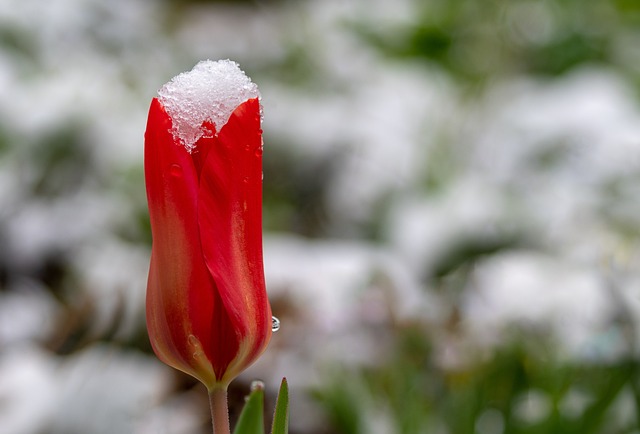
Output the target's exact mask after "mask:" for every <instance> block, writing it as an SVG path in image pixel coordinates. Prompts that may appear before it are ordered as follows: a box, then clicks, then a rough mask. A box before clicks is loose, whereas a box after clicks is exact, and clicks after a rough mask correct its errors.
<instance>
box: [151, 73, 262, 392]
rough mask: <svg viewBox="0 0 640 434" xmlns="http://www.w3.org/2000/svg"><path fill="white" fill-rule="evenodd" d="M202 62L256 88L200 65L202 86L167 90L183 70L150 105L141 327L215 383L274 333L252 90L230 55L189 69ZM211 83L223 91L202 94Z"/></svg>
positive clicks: (223, 382) (159, 350)
mask: <svg viewBox="0 0 640 434" xmlns="http://www.w3.org/2000/svg"><path fill="white" fill-rule="evenodd" d="M202 64H205V65H204V66H202ZM212 65H213V66H212ZM200 66H202V67H201V68H200V70H201V72H202V70H203V68H204V69H205V70H206V69H207V68H214V69H215V68H216V67H222V68H223V69H225V68H226V69H229V68H231V69H234V68H235V70H237V71H236V72H237V73H239V74H241V77H240V79H241V80H246V83H245V90H246V89H247V86H248V85H251V86H253V87H252V89H254V90H255V92H254V93H253V94H251V92H249V94H248V95H249V97H248V98H246V96H247V93H246V92H244V93H243V92H240V91H238V92H236V88H235V87H234V86H235V85H236V84H237V83H231V85H230V87H229V86H227V84H226V83H225V82H224V81H225V80H226V78H225V76H224V74H218V75H215V74H214V76H207V75H206V74H207V72H206V71H205V73H204V76H203V77H204V82H203V83H195V84H194V83H191V88H189V89H186V90H183V91H180V90H178V91H175V89H173V88H171V89H168V88H167V87H168V86H169V87H170V86H172V85H174V84H175V86H174V87H176V86H177V87H179V86H180V84H179V83H178V84H176V81H179V79H180V78H181V77H182V76H183V75H184V74H183V75H181V76H178V77H176V78H175V79H174V80H173V81H172V82H170V83H168V84H167V85H165V87H164V88H163V89H162V90H161V92H160V97H159V98H154V99H153V101H152V102H151V108H150V109H149V118H148V123H147V130H146V133H145V151H144V166H145V180H146V188H147V199H148V202H149V214H150V219H151V233H152V236H153V246H152V251H151V265H150V270H149V280H148V284H147V329H148V331H149V337H150V340H151V344H152V347H153V350H154V351H155V353H156V355H157V356H158V358H160V359H161V360H162V361H163V362H165V363H166V364H168V365H170V366H172V367H174V368H176V369H179V370H181V371H183V372H186V373H187V374H190V375H192V376H194V377H195V378H197V379H198V380H200V381H201V382H202V383H204V384H205V385H206V386H207V388H208V389H209V390H212V389H214V388H220V387H222V388H226V386H227V385H228V384H229V382H230V381H231V380H232V379H233V378H235V377H236V376H237V375H238V374H239V373H240V372H242V371H243V370H244V369H245V368H247V367H248V366H249V365H251V364H252V363H253V362H254V361H255V360H256V359H257V358H258V357H259V356H260V354H261V353H262V352H263V351H264V350H265V348H266V346H267V344H268V342H269V340H270V338H271V333H272V332H271V308H270V306H269V301H268V299H267V294H266V290H265V282H264V268H263V259H262V130H261V129H260V121H261V116H260V103H259V101H258V94H257V88H255V85H253V84H252V83H251V82H250V81H249V79H248V78H246V76H244V74H243V73H242V72H241V71H240V70H239V69H238V68H237V65H236V64H235V63H233V62H230V61H223V62H215V63H214V62H201V64H199V65H198V66H196V68H194V71H196V69H197V68H199V67H200ZM223 72H225V73H226V70H225V71H223ZM242 77H244V78H242ZM187 78H188V77H187ZM201 78H202V77H201ZM236 79H237V77H236ZM194 80H195V81H197V80H198V78H196V79H194ZM207 80H209V81H211V83H209V82H208V81H207ZM247 83H248V84H247ZM209 85H211V86H213V87H214V88H217V87H223V88H224V87H225V86H227V87H229V89H226V90H223V91H222V93H223V94H224V92H227V93H228V95H226V96H225V95H222V96H220V95H219V94H218V93H219V92H218V93H215V92H214V94H213V95H204V96H203V95H199V93H202V92H205V93H206V92H207V89H206V88H207V86H209ZM163 91H164V94H163ZM216 92H217V90H216ZM216 98H222V100H220V101H218V100H216ZM224 98H226V100H224ZM243 99H244V101H243ZM194 101H195V102H194ZM198 104H199V105H198ZM181 105H182V108H180V106H181ZM175 106H177V107H178V108H175ZM194 107H195V108H194ZM207 111H208V113H207ZM225 111H226V112H225ZM194 113H195V114H194ZM226 116H228V120H226V119H225V117H226ZM190 117H192V118H190ZM201 118H202V119H201ZM194 122H195V124H194Z"/></svg>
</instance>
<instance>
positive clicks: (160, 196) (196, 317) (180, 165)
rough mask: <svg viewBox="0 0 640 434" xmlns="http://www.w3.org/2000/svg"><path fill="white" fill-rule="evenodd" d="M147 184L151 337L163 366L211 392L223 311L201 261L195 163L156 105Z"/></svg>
mask: <svg viewBox="0 0 640 434" xmlns="http://www.w3.org/2000/svg"><path fill="white" fill-rule="evenodd" d="M145 181H146V187H147V199H148V202H149V214H150V219H151V231H152V235H153V247H152V253H151V266H150V270H149V282H148V287H147V328H148V330H149V337H150V339H151V343H152V346H153V348H154V351H155V352H156V354H157V355H158V357H159V358H160V359H161V360H162V361H164V362H165V363H167V364H168V365H171V366H173V367H175V368H177V369H180V370H182V371H184V372H187V373H189V374H191V375H193V376H195V377H196V378H198V379H199V380H200V381H202V382H204V383H205V384H206V385H208V386H209V385H212V384H213V383H215V378H214V377H213V372H212V371H211V366H207V364H208V363H207V361H206V359H203V358H202V357H201V353H202V351H203V350H204V349H203V348H202V344H204V343H205V342H207V339H209V338H210V336H211V333H212V330H211V329H212V326H211V321H212V318H214V317H219V316H220V315H219V312H220V311H221V310H222V311H224V309H223V306H222V305H221V303H220V302H219V301H218V302H217V303H216V302H215V301H216V300H215V295H216V290H215V285H214V283H213V281H212V279H211V276H210V274H209V272H208V270H207V268H206V266H205V264H204V261H203V257H202V249H201V245H200V237H199V233H198V222H197V200H198V196H197V194H198V175H197V172H196V169H195V167H194V163H193V159H192V157H191V155H190V154H189V153H188V152H187V151H186V149H185V148H184V147H183V146H181V145H180V144H177V143H176V142H175V139H174V138H173V135H172V133H171V119H170V118H169V116H168V115H167V113H166V112H165V110H164V108H163V107H162V105H161V103H160V102H159V101H158V100H157V99H154V100H153V101H152V103H151V108H150V110H149V120H148V123H147V131H146V134H145ZM204 319H208V323H207V326H206V327H203V326H202V322H203V320H204ZM203 328H204V329H205V330H206V331H205V332H204V333H203V332H202V329H203Z"/></svg>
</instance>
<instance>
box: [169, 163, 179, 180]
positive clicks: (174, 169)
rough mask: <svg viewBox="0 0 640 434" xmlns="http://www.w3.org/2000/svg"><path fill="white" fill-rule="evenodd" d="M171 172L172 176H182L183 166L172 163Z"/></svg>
mask: <svg viewBox="0 0 640 434" xmlns="http://www.w3.org/2000/svg"><path fill="white" fill-rule="evenodd" d="M169 174H170V175H171V176H175V177H181V176H182V167H180V166H179V165H178V164H172V165H171V167H169Z"/></svg>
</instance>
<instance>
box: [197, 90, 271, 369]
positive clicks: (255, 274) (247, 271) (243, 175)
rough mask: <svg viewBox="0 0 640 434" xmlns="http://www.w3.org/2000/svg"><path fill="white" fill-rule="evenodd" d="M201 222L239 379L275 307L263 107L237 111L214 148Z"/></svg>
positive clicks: (265, 337)
mask: <svg viewBox="0 0 640 434" xmlns="http://www.w3.org/2000/svg"><path fill="white" fill-rule="evenodd" d="M198 195H199V208H198V221H199V225H200V236H201V239H202V249H203V253H204V258H205V263H206V265H207V268H208V269H209V271H210V273H211V275H212V277H213V279H214V280H215V282H216V285H217V288H218V291H219V293H220V297H221V299H222V302H223V304H224V306H225V308H226V311H227V313H228V315H229V317H230V320H231V321H232V323H233V326H234V327H235V330H236V332H237V333H238V338H239V340H240V345H241V348H240V354H239V355H238V358H237V359H236V360H235V361H234V365H233V366H232V367H231V368H230V369H231V371H233V372H230V373H229V375H234V376H235V375H237V373H239V372H240V371H241V370H242V369H244V368H245V367H246V366H247V365H249V364H251V363H252V362H253V361H254V360H255V358H257V357H258V356H259V355H260V354H261V353H262V351H264V349H265V347H266V345H267V343H268V342H269V339H270V337H271V308H270V306H269V301H268V299H267V294H266V289H265V282H264V267H263V259H262V130H261V129H260V105H259V102H258V100H257V99H250V100H248V101H246V102H244V103H243V104H241V105H240V106H238V108H237V109H236V110H235V111H234V112H233V114H232V115H231V117H230V118H229V120H228V122H227V123H226V124H225V125H224V126H223V127H222V129H221V130H220V133H219V136H218V140H217V143H212V147H211V148H210V149H209V152H208V154H207V157H206V160H205V162H204V165H203V168H202V172H201V175H200V189H199V192H198Z"/></svg>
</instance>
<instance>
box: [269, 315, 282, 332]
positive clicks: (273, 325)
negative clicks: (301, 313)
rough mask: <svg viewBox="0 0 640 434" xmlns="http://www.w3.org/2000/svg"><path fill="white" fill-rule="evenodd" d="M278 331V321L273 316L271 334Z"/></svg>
mask: <svg viewBox="0 0 640 434" xmlns="http://www.w3.org/2000/svg"><path fill="white" fill-rule="evenodd" d="M278 330H280V320H279V319H278V318H276V317H275V316H272V317H271V331H272V332H277V331H278Z"/></svg>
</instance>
